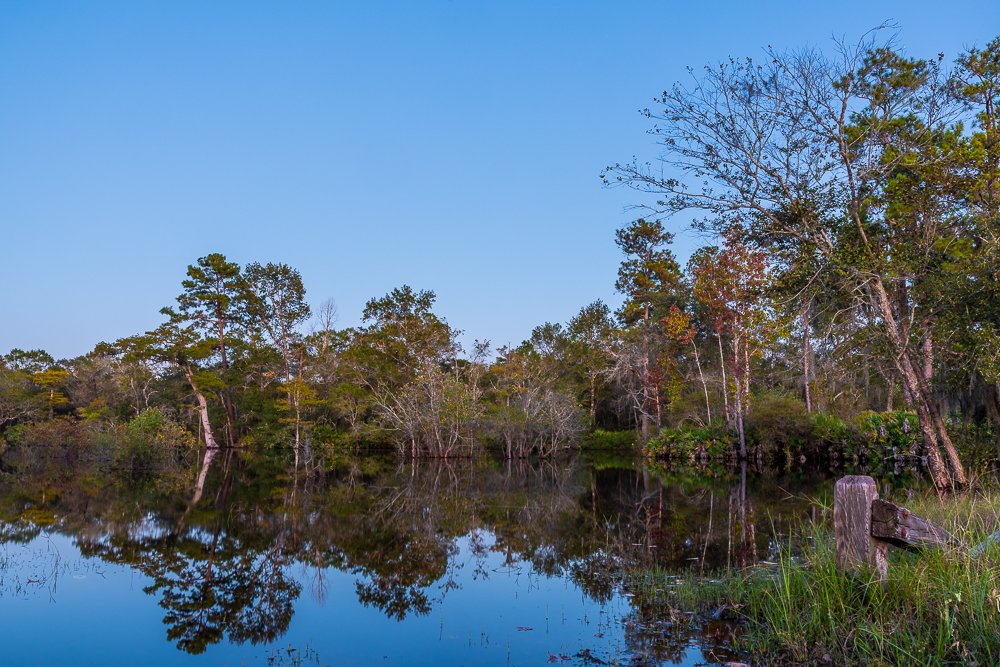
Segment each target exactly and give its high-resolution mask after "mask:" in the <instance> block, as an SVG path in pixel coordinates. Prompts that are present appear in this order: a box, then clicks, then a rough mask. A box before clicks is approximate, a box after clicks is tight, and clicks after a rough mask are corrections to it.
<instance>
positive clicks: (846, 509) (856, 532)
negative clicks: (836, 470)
mask: <svg viewBox="0 0 1000 667" xmlns="http://www.w3.org/2000/svg"><path fill="white" fill-rule="evenodd" d="M877 498H878V488H877V487H876V486H875V480H874V479H872V478H871V477H868V476H867V475H848V476H847V477H841V478H840V479H839V480H837V484H836V486H834V488H833V532H834V535H835V537H836V542H837V567H838V568H839V569H842V570H857V569H859V568H861V567H868V568H870V569H871V571H872V572H874V573H875V575H876V576H877V577H878V578H879V580H881V581H884V580H885V578H886V576H887V574H888V571H889V562H888V561H887V560H886V552H887V551H888V547H889V545H888V544H887V543H885V542H882V541H880V540H877V539H875V538H874V537H872V501H874V500H876V499H877Z"/></svg>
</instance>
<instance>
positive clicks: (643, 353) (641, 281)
mask: <svg viewBox="0 0 1000 667" xmlns="http://www.w3.org/2000/svg"><path fill="white" fill-rule="evenodd" d="M672 241H673V234H671V233H670V232H668V231H666V230H665V229H664V228H663V223H661V222H660V221H659V220H646V219H644V218H639V219H638V220H635V221H634V222H632V223H630V224H628V225H626V226H625V227H624V228H622V229H619V230H618V232H617V233H616V235H615V243H617V244H618V247H619V248H621V251H622V253H624V254H625V260H624V261H623V262H622V263H621V266H620V267H619V268H618V280H617V281H616V282H615V287H616V288H617V289H618V291H619V292H621V293H622V294H624V295H625V303H624V304H623V305H622V308H621V311H620V313H619V315H620V317H621V319H622V321H623V322H624V323H625V324H626V325H628V326H631V327H632V328H633V329H634V331H635V339H636V340H635V345H634V346H632V345H629V346H626V347H625V348H623V349H625V350H628V349H631V350H633V352H634V353H635V354H629V355H627V356H626V357H623V358H622V360H624V359H626V358H627V359H631V360H632V363H628V364H625V365H622V364H618V367H619V368H620V369H622V370H627V372H630V373H638V374H639V375H640V377H639V382H640V383H641V386H642V400H641V404H640V405H639V406H638V412H639V422H640V430H641V432H642V438H643V440H646V439H648V438H649V435H650V433H649V431H650V423H651V422H653V423H655V424H656V426H657V428H659V426H660V423H661V419H662V411H663V405H662V403H663V401H662V396H661V391H660V374H659V369H658V368H657V349H656V337H657V335H658V334H659V333H660V331H659V327H657V326H655V323H656V322H658V321H659V318H661V317H664V316H666V315H667V313H668V311H669V308H670V306H671V305H673V304H675V303H677V302H678V300H679V295H680V292H681V273H680V268H679V267H678V266H677V261H676V260H675V259H674V254H673V253H672V252H671V251H670V249H669V248H668V247H667V246H669V245H670V243H671V242H672Z"/></svg>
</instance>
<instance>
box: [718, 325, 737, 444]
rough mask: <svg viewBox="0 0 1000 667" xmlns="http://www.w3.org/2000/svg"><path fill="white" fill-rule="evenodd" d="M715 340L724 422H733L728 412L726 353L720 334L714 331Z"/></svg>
mask: <svg viewBox="0 0 1000 667" xmlns="http://www.w3.org/2000/svg"><path fill="white" fill-rule="evenodd" d="M715 338H716V340H718V341H719V369H720V370H721V371H722V403H723V405H724V406H725V408H726V422H727V423H729V424H732V423H733V416H732V414H731V413H730V412H729V382H727V381H726V355H725V354H723V352H722V334H721V333H718V332H716V334H715Z"/></svg>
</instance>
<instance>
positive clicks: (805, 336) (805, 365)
mask: <svg viewBox="0 0 1000 667" xmlns="http://www.w3.org/2000/svg"><path fill="white" fill-rule="evenodd" d="M811 306H812V303H806V305H805V307H803V308H802V386H803V387H804V388H805V394H806V412H809V413H811V412H812V396H811V394H810V391H809V354H810V345H809V308H810V307H811Z"/></svg>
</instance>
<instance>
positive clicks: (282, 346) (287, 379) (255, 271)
mask: <svg viewBox="0 0 1000 667" xmlns="http://www.w3.org/2000/svg"><path fill="white" fill-rule="evenodd" d="M243 283H244V285H243V286H244V292H243V299H244V301H245V303H246V305H245V309H246V313H247V317H248V324H249V325H250V326H251V327H252V328H253V329H254V330H257V331H260V332H263V334H264V336H265V337H266V338H267V340H268V341H270V343H271V344H272V345H274V347H275V349H277V351H278V353H279V354H280V355H281V360H282V370H283V373H284V382H283V383H282V386H283V388H284V391H285V395H286V399H287V402H286V404H285V405H286V406H287V407H286V409H287V410H288V411H289V412H291V413H292V421H293V425H294V434H295V468H296V469H298V467H299V457H300V448H301V441H302V437H301V427H302V408H303V401H304V400H305V396H306V394H310V395H311V390H310V389H309V387H307V386H306V385H305V384H304V382H303V381H302V379H301V378H300V377H298V373H299V369H300V367H301V363H299V362H300V361H301V359H302V355H303V354H305V348H304V345H303V336H302V333H301V332H300V331H299V328H300V327H301V326H302V325H303V324H304V323H305V322H306V320H308V319H309V316H310V314H311V311H310V309H309V304H307V303H306V300H305V298H306V289H305V287H304V286H303V284H302V276H301V275H300V274H299V272H298V271H297V270H295V269H293V268H292V267H290V266H288V265H287V264H274V263H268V264H259V263H256V262H254V263H253V264H250V265H248V266H247V267H246V269H245V271H244V273H243Z"/></svg>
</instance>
